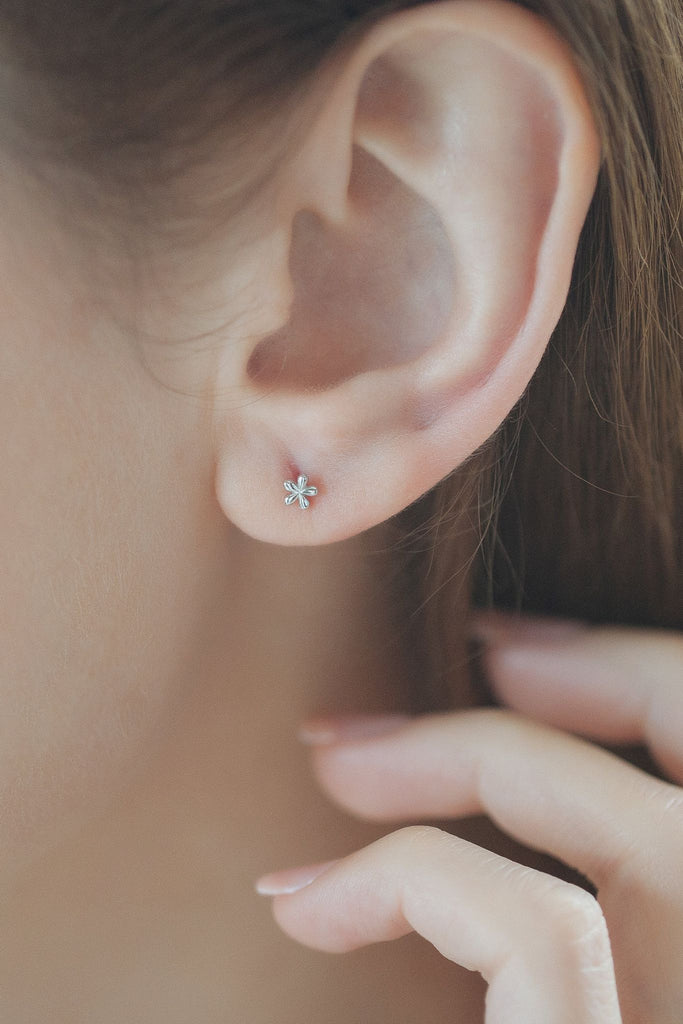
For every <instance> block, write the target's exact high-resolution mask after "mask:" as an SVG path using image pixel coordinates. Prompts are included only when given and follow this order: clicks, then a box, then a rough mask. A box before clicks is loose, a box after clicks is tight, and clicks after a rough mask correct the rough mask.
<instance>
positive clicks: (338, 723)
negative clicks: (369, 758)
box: [297, 714, 411, 746]
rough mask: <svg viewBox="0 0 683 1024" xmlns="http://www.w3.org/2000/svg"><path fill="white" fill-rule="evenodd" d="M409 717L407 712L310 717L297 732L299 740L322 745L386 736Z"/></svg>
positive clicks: (408, 720)
mask: <svg viewBox="0 0 683 1024" xmlns="http://www.w3.org/2000/svg"><path fill="white" fill-rule="evenodd" d="M410 721H411V717H410V715H404V714H392V715H345V716H343V717H339V718H337V717H328V718H309V719H308V721H306V722H304V723H303V725H301V727H300V728H299V732H298V734H297V735H298V737H299V739H300V740H301V742H302V743H308V744H310V745H311V746H324V745H325V744H327V743H345V742H353V741H354V740H370V739H375V738H377V737H379V736H388V735H389V734H390V733H392V732H397V731H398V730H399V729H400V728H401V727H402V726H404V725H407V724H408V723H409V722H410Z"/></svg>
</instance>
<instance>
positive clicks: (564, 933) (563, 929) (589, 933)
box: [544, 882, 607, 952]
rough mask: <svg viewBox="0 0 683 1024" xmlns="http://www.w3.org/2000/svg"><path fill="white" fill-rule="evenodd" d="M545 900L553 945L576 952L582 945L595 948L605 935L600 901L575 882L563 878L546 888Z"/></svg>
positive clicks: (603, 939) (604, 923)
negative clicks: (558, 882)
mask: <svg viewBox="0 0 683 1024" xmlns="http://www.w3.org/2000/svg"><path fill="white" fill-rule="evenodd" d="M544 904H545V906H544V910H545V915H546V918H545V919H546V925H547V926H548V927H549V929H550V931H551V935H552V937H553V939H554V942H553V945H555V946H557V945H560V946H561V947H562V948H563V949H565V950H572V949H574V950H576V951H577V952H579V951H581V949H583V948H595V949H597V948H598V947H600V946H601V945H602V944H603V943H604V941H605V940H606V939H607V923H606V921H605V916H604V914H603V912H602V908H601V907H600V904H599V903H598V901H597V900H596V899H595V897H593V896H591V894H590V893H589V892H586V890H585V889H581V888H580V887H579V886H578V885H572V884H571V883H569V882H563V883H560V884H559V885H557V886H553V887H552V888H549V889H548V890H547V891H546V893H545V897H544Z"/></svg>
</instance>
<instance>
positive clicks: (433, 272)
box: [216, 0, 600, 545]
mask: <svg viewBox="0 0 683 1024" xmlns="http://www.w3.org/2000/svg"><path fill="white" fill-rule="evenodd" d="M310 100H311V109H312V110H314V111H315V113H314V114H313V115H312V116H311V119H310V124H308V126H307V129H306V131H305V133H304V137H303V139H302V141H301V144H300V146H299V147H298V149H297V150H296V152H295V153H294V154H293V155H292V156H291V158H290V160H288V161H287V164H286V167H285V168H284V169H283V172H282V174H281V176H280V178H279V180H278V196H277V204H276V214H275V215H274V224H273V232H272V249H271V260H270V269H269V271H268V272H265V270H264V274H263V287H262V292H261V295H260V301H262V302H263V303H264V304H265V305H266V306H268V305H269V304H270V306H271V307H272V309H273V310H274V311H275V310H277V309H279V310H280V311H281V314H280V318H279V321H278V325H277V327H276V328H275V329H274V330H272V331H269V332H268V333H267V334H266V335H265V336H262V337H258V338H254V337H245V338H244V339H243V343H242V345H241V347H239V349H238V356H237V358H236V359H235V358H233V360H232V361H231V362H230V363H229V366H230V371H229V372H230V373H231V374H232V375H233V376H232V379H231V380H230V381H227V380H226V381H224V383H225V384H226V385H227V384H229V385H231V386H232V388H234V385H235V383H238V384H239V385H240V396H241V397H240V401H239V403H234V402H232V403H230V406H229V407H226V408H225V409H221V408H220V407H217V412H216V416H217V420H216V423H217V431H218V438H219V445H218V458H217V474H216V488H217V496H218V500H219V502H220V503H221V506H222V508H223V510H224V512H225V514H226V515H227V516H228V518H229V519H230V520H231V521H232V522H234V523H235V524H236V525H237V526H239V527H240V528H241V529H242V530H244V531H245V532H247V533H248V534H250V535H251V536H253V537H256V538H258V539H261V540H266V541H273V542H277V543H280V544H293V545H301V544H320V543H325V542H329V541H335V540H340V539H343V538H346V537H349V536H352V535H354V534H356V533H358V532H360V531H362V530H365V529H367V528H369V527H371V526H373V525H375V524H377V523H379V522H381V521H383V520H385V519H387V518H389V517H390V516H392V515H394V514H395V513H397V512H399V511H400V510H401V509H402V508H404V507H405V506H407V505H408V504H410V503H411V502H413V501H414V500H416V499H417V498H418V497H420V495H421V494H423V493H424V492H425V491H427V490H429V489H430V488H431V487H432V486H433V485H434V484H436V483H437V482H438V481H439V480H440V479H442V478H443V477H444V476H446V475H447V474H448V473H449V472H450V471H451V470H453V469H454V468H455V467H456V466H458V465H459V464H460V463H462V462H463V461H464V460H465V459H466V458H467V457H468V456H469V455H470V454H471V453H472V452H474V451H475V449H477V448H478V447H479V446H480V445H481V444H482V443H483V442H484V441H485V440H486V439H487V438H488V437H489V436H490V435H491V434H492V433H493V432H494V431H495V429H496V428H497V427H498V425H499V424H500V423H501V422H502V420H503V419H504V418H505V416H506V415H507V413H508V412H509V411H510V409H511V408H512V407H513V405H514V404H515V402H516V401H517V400H518V398H519V397H520V395H521V394H522V392H523V391H524V389H525V387H526V385H527V384H528V382H529V380H530V378H531V376H532V375H533V373H534V370H535V369H536V367H537V365H538V363H539V361H540V359H541V356H542V355H543V352H544V350H545V347H546V345H547V343H548V340H549V338H550V336H551V333H552V331H553V329H554V327H555V325H556V323H557V321H558V319H559V316H560V313H561V311H562V308H563V306H564V303H565V300H566V296H567V291H568V288H569V283H570V277H571V271H572V265H573V261H574V256H575V252H576V247H577V243H578V238H579V234H580V231H581V228H582V225H583V222H584V219H585V216H586V212H587V210H588V206H589V204H590V201H591V198H592V194H593V191H594V188H595V182H596V176H597V171H598V167H599V160H600V151H599V142H598V139H597V134H596V131H595V128H594V123H593V119H592V116H591V112H590V109H589V106H588V103H587V100H586V97H585V94H584V91H583V88H582V84H581V81H580V78H579V75H578V73H577V70H576V68H575V65H574V61H573V59H572V55H571V53H570V51H569V50H568V49H567V48H566V46H565V45H564V44H563V43H562V42H561V41H560V40H559V38H558V37H557V36H556V35H555V33H554V32H553V30H551V28H550V27H549V26H548V25H547V24H546V23H545V22H543V21H542V20H540V19H539V18H537V17H536V16H535V15H532V14H531V13H529V12H528V11H526V10H525V9H523V8H522V7H519V6H517V5H516V4H513V3H507V2H501V0H477V2H467V0H463V2H446V3H439V4H429V5H421V6H418V7H415V8H411V9H410V10H408V11H403V12H400V13H396V14H392V15H390V16H388V17H386V18H385V19H384V20H382V21H381V22H379V23H378V24H376V25H375V26H374V27H373V28H371V29H370V30H369V31H368V32H367V33H366V34H365V35H364V37H363V38H362V39H361V40H360V41H358V42H356V44H355V45H354V46H353V47H352V48H351V49H350V50H345V51H343V52H340V54H337V55H335V57H334V58H333V59H332V61H331V62H330V64H329V65H328V66H327V67H325V68H323V69H321V71H320V74H319V76H318V77H317V78H316V79H315V81H314V82H313V83H312V85H311V95H310ZM264 266H265V264H264ZM282 311H284V312H282ZM226 365H227V364H226ZM235 378H236V379H235ZM233 393H234V392H233ZM300 474H305V475H306V476H308V478H309V485H314V486H315V487H316V488H317V495H316V496H314V497H312V498H311V502H310V506H309V507H308V508H306V509H305V510H303V509H302V508H301V507H300V504H299V503H298V502H295V503H294V504H293V505H292V504H290V505H286V504H285V499H286V498H287V497H288V492H287V490H285V489H284V486H283V484H284V482H285V481H287V480H294V481H296V480H297V478H298V477H299V475H300Z"/></svg>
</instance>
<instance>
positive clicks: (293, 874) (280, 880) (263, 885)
mask: <svg viewBox="0 0 683 1024" xmlns="http://www.w3.org/2000/svg"><path fill="white" fill-rule="evenodd" d="M338 863H339V860H338V859H337V860H326V861H323V862H321V863H320V864H307V865H306V866H305V867H302V868H289V869H288V870H287V871H273V872H272V873H271V874H269V875H262V876H261V878H259V879H258V881H257V882H255V887H256V891H257V892H258V893H260V894H261V895H262V896H284V895H288V894H290V893H293V892H299V890H300V889H305V888H306V886H307V885H310V884H311V882H314V881H315V880H316V878H319V877H320V875H322V874H324V873H325V871H327V870H328V868H331V867H332V866H333V865H334V864H338Z"/></svg>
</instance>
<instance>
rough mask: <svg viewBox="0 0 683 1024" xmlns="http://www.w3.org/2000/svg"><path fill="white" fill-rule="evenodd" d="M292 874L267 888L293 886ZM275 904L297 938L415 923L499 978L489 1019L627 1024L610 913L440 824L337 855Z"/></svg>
mask: <svg viewBox="0 0 683 1024" xmlns="http://www.w3.org/2000/svg"><path fill="white" fill-rule="evenodd" d="M288 874H289V873H282V874H281V875H273V876H268V877H267V878H265V879H262V880H261V883H260V888H261V891H266V892H270V893H273V892H277V891H278V888H283V889H284V890H289V889H291V884H290V883H289V879H288ZM274 913H275V917H276V919H277V921H278V923H279V924H280V926H281V927H282V928H283V929H284V930H285V931H286V932H287V934H289V935H291V936H292V937H293V938H295V939H297V940H298V941H300V942H303V943H305V944H306V945H309V946H312V947H314V948H316V949H321V950H325V951H328V952H347V951H349V950H352V949H357V948H358V947H360V946H364V945H367V944H369V943H373V942H383V941H387V940H389V939H395V938H399V937H400V936H402V935H405V934H406V933H408V932H409V931H413V930H414V931H416V932H418V933H419V934H420V935H422V936H423V937H424V938H426V939H427V940H428V941H429V942H431V943H432V944H433V945H434V946H435V947H436V948H437V949H438V950H439V951H440V952H441V953H442V954H443V955H444V956H445V957H447V958H448V959H450V960H452V961H453V962H454V963H457V964H460V965H461V966H463V967H466V968H468V969H469V970H475V971H479V972H480V973H481V974H482V975H483V977H484V978H485V980H486V981H487V982H488V983H489V989H488V993H487V998H486V1024H621V1016H620V1013H619V1006H618V999H617V992H616V983H615V977H614V966H613V961H612V955H611V950H610V943H609V936H608V932H607V926H606V924H605V920H604V917H603V915H602V912H601V910H600V907H599V906H598V904H597V902H596V901H595V900H594V899H593V898H592V897H591V896H590V895H589V894H588V893H586V892H585V891H584V890H583V889H580V888H579V887H578V886H574V885H570V884H568V883H566V882H562V881H560V880H558V879H556V878H552V877H550V876H549V875H544V874H543V873H542V872H538V871H533V870H531V869H528V868H524V867H522V866H521V865H519V864H515V863H514V862H512V861H509V860H507V859H506V858H504V857H499V856H498V855H496V854H492V853H490V852H489V851H487V850H483V849H481V848H480V847H477V846H474V845H473V844H471V843H468V842H466V841H465V840H463V839H459V838H457V837H455V836H451V835H448V834H446V833H444V832H441V831H439V830H438V829H435V828H425V827H411V828H405V829H401V830H400V831H398V832H395V833H393V834H392V835H390V836H387V837H385V838H384V839H380V840H379V841H378V842H376V843H373V844H372V845H371V846H368V847H366V848H365V849H363V850H360V851H359V852H358V853H355V854H353V855H351V856H350V857H347V858H345V859H344V860H342V861H337V862H336V863H335V864H334V865H333V866H331V867H328V868H327V870H325V871H324V872H323V874H321V875H318V877H317V878H315V879H314V880H313V881H311V882H310V883H309V884H307V885H305V886H304V888H301V889H300V890H299V891H298V892H295V893H291V892H288V894H287V895H281V896H276V898H275V901H274Z"/></svg>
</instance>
